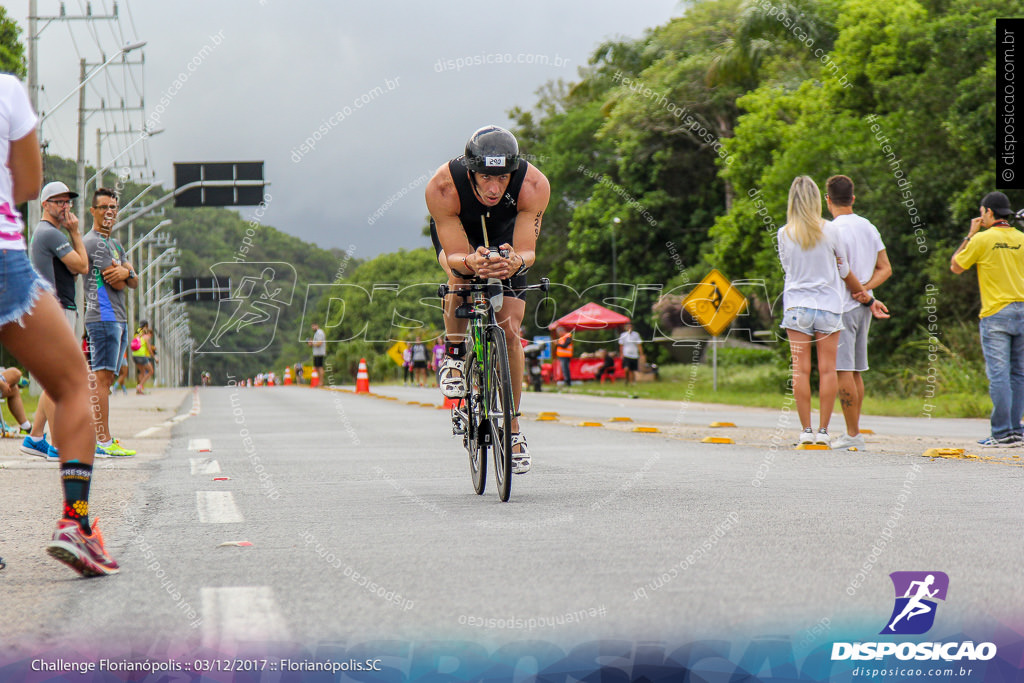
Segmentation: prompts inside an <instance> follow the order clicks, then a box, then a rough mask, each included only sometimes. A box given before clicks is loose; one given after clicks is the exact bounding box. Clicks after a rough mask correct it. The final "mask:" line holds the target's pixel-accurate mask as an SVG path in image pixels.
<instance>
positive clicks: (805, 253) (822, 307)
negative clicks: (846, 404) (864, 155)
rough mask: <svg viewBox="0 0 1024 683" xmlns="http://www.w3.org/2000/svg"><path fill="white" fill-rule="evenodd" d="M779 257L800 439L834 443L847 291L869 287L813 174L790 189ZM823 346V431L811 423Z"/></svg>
mask: <svg viewBox="0 0 1024 683" xmlns="http://www.w3.org/2000/svg"><path fill="white" fill-rule="evenodd" d="M778 249H779V260H780V261H781V262H782V269H783V271H785V273H786V284H785V288H784V289H783V294H782V308H783V314H782V323H781V324H780V327H782V328H783V329H785V330H786V334H787V336H788V337H789V346H790V353H791V357H792V360H793V380H792V382H793V398H794V399H795V400H796V409H797V414H798V415H799V417H800V426H801V429H802V431H801V433H800V439H799V442H800V443H801V444H805V443H819V444H823V445H826V446H829V445H830V440H829V436H828V423H829V420H830V419H831V418H832V409H833V407H834V406H835V400H836V391H837V388H838V380H837V375H836V348H837V347H838V345H839V334H838V332H839V330H841V329H843V301H844V299H843V294H844V292H845V291H846V290H847V288H849V291H850V292H851V293H853V294H857V293H859V292H863V291H864V287H863V286H862V285H861V283H860V281H859V280H857V276H856V275H854V274H853V273H851V272H850V266H849V263H848V261H847V256H846V248H845V247H844V246H843V242H842V240H841V239H840V238H839V231H838V229H837V228H836V226H834V225H833V224H832V223H831V222H829V221H826V220H824V219H823V218H822V217H821V192H820V191H819V190H818V186H817V185H816V184H815V183H814V181H813V180H811V178H809V177H808V176H798V177H797V178H796V179H795V180H793V184H792V185H791V186H790V188H789V206H788V208H787V210H786V224H785V225H784V226H782V227H781V228H780V229H779V233H778ZM844 282H845V283H846V284H845V285H844V284H843V283H844ZM812 341H816V342H817V347H818V375H819V385H818V398H819V400H820V406H819V411H818V413H819V415H818V432H817V433H815V432H814V430H813V429H812V427H811V346H810V343H811V342H812Z"/></svg>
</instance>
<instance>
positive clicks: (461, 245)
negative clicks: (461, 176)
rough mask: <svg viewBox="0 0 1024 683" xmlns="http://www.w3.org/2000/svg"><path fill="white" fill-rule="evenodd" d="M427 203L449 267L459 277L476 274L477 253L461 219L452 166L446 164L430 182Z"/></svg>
mask: <svg viewBox="0 0 1024 683" xmlns="http://www.w3.org/2000/svg"><path fill="white" fill-rule="evenodd" d="M426 200H427V211H429V212H430V217H431V218H433V219H434V225H435V226H436V227H437V239H438V241H439V242H440V243H441V249H443V250H444V254H445V257H446V258H447V259H448V268H449V269H451V270H453V271H455V272H456V274H459V273H462V274H465V275H471V274H472V272H475V268H473V264H474V263H476V257H474V256H473V254H474V253H475V252H474V251H473V248H472V247H471V246H470V244H469V238H468V237H466V230H465V228H463V227H462V221H460V220H459V210H460V208H461V206H460V204H459V192H458V190H456V189H455V183H454V182H453V181H452V174H451V171H450V170H449V169H448V164H442V165H441V167H440V168H439V169H437V172H436V173H435V174H434V177H433V178H431V179H430V182H428V183H427V190H426ZM467 271H472V272H467Z"/></svg>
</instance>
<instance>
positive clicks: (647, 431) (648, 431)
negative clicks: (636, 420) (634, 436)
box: [633, 427, 661, 434]
mask: <svg viewBox="0 0 1024 683" xmlns="http://www.w3.org/2000/svg"><path fill="white" fill-rule="evenodd" d="M633 431H634V432H643V433H644V434H658V433H659V432H661V430H660V429H658V428H657V427H633Z"/></svg>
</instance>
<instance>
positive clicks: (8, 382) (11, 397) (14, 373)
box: [0, 368, 34, 455]
mask: <svg viewBox="0 0 1024 683" xmlns="http://www.w3.org/2000/svg"><path fill="white" fill-rule="evenodd" d="M20 382H21V370H19V369H18V368H0V398H6V399H7V410H8V411H10V413H11V417H13V418H14V419H15V420H16V421H17V423H18V426H19V427H21V433H22V434H24V433H25V432H27V431H28V430H30V429H31V428H32V423H31V422H29V421H28V416H27V415H26V414H25V406H24V405H23V404H22V402H21V386H20V385H19V383H20ZM33 455H34V454H33Z"/></svg>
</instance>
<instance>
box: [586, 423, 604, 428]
mask: <svg viewBox="0 0 1024 683" xmlns="http://www.w3.org/2000/svg"><path fill="white" fill-rule="evenodd" d="M603 426H604V425H603V424H601V423H600V422H580V427H603Z"/></svg>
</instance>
